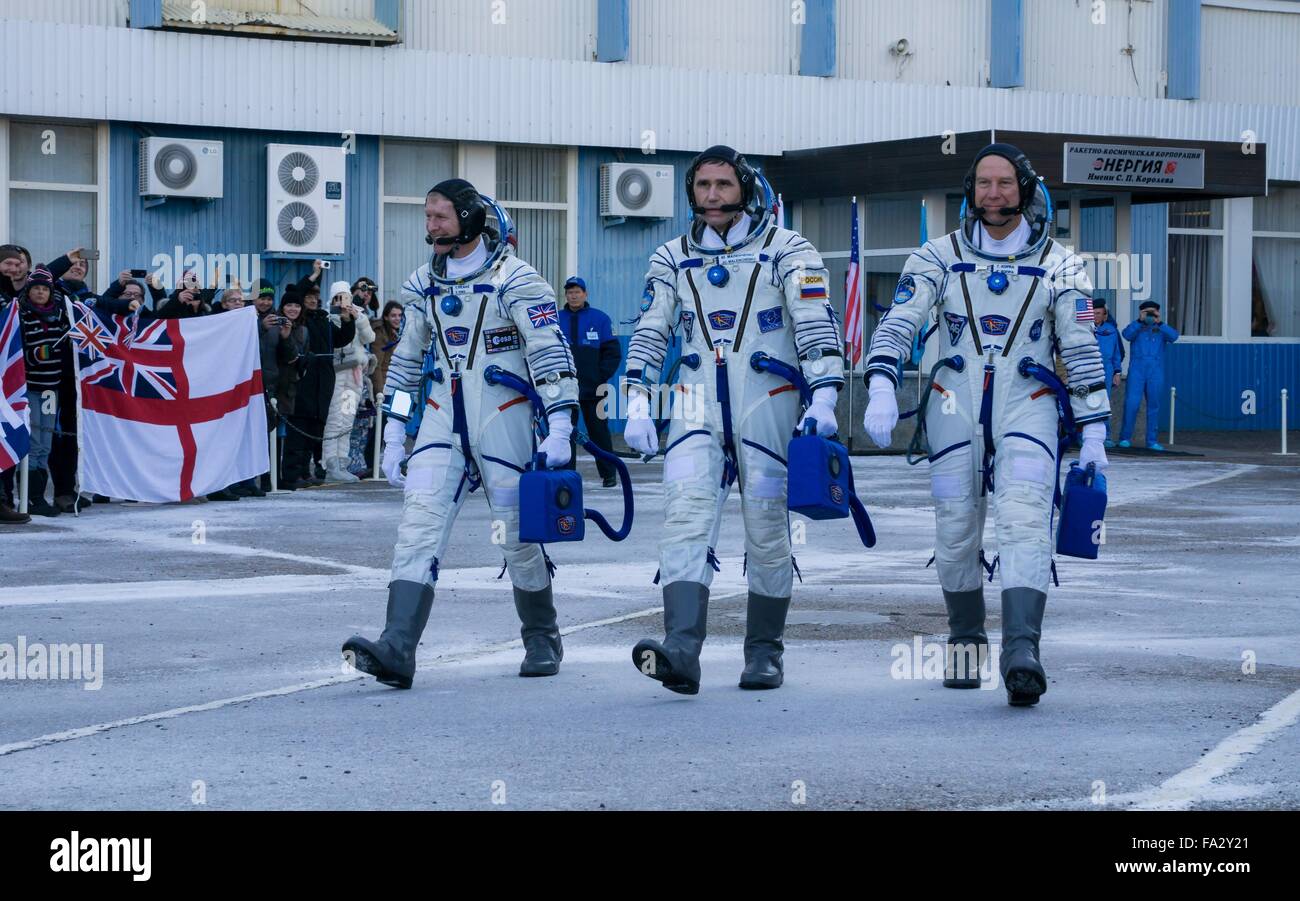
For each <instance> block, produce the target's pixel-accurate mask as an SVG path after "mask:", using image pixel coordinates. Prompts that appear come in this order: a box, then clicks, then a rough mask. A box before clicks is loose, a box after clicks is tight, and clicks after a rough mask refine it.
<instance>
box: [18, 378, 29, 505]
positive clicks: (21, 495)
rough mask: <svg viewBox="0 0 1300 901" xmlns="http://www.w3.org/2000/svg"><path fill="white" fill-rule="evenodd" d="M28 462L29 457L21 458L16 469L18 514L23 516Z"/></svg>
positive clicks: (25, 501)
mask: <svg viewBox="0 0 1300 901" xmlns="http://www.w3.org/2000/svg"><path fill="white" fill-rule="evenodd" d="M29 403H30V401H29ZM30 460H31V456H30V455H28V456H26V457H23V464H22V466H20V467H19V468H18V512H19V513H23V514H25V513H26V512H27V491H28V488H27V469H28V466H29V462H28V461H30Z"/></svg>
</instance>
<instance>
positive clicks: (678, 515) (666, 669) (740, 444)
mask: <svg viewBox="0 0 1300 901" xmlns="http://www.w3.org/2000/svg"><path fill="white" fill-rule="evenodd" d="M686 192H687V197H688V198H689V199H690V203H691V206H692V209H693V210H694V213H695V219H694V221H693V223H692V227H691V229H690V230H689V231H688V232H687V233H686V234H685V235H682V236H681V237H679V238H674V239H673V240H671V241H669V242H668V243H666V244H664V245H662V246H661V247H659V248H658V249H657V250H656V251H655V252H654V254H653V255H652V256H651V258H650V270H649V273H648V275H647V277H646V286H645V294H644V297H643V299H642V303H641V316H640V318H639V321H638V324H637V326H636V330H635V332H634V333H633V335H632V338H631V342H630V344H629V347H628V357H627V373H626V380H625V387H626V390H627V392H628V423H627V428H626V430H625V432H624V437H625V439H626V440H627V443H628V444H629V446H631V447H632V448H633V449H634V450H637V451H639V452H640V453H643V454H646V455H654V454H656V453H658V451H659V436H658V434H657V432H656V430H655V425H654V422H653V421H652V420H651V419H650V404H649V396H648V390H649V389H650V388H651V387H653V386H654V384H655V383H656V382H657V380H658V378H659V375H658V373H657V372H656V370H662V367H663V364H664V358H665V355H666V353H667V350H668V345H669V337H670V335H671V334H672V333H674V332H675V331H676V330H677V329H678V328H680V329H681V334H682V338H683V345H682V356H683V364H682V366H681V368H680V375H679V376H678V384H677V386H676V387H675V388H674V389H673V395H674V397H676V398H677V400H676V401H675V402H674V408H673V412H672V416H671V425H670V426H669V430H668V439H667V440H668V444H667V449H666V451H665V461H664V503H665V512H664V532H663V537H662V539H661V541H660V546H659V580H660V582H661V583H662V586H663V599H664V626H665V630H666V632H667V636H666V637H665V639H664V640H663V641H662V642H659V641H654V640H649V639H647V640H645V641H642V642H640V643H638V644H637V645H636V647H635V648H634V649H633V652H632V658H633V662H634V663H635V664H636V666H637V668H638V669H639V670H640V671H641V672H642V673H644V674H645V675H647V676H650V677H651V678H653V679H657V680H658V681H660V682H662V683H663V684H664V687H666V688H668V689H670V690H672V691H675V692H678V693H681V694H695V693H696V692H698V691H699V684H700V662H699V657H700V649H701V647H702V646H703V643H704V637H705V625H706V621H707V616H708V600H709V585H710V583H711V581H712V578H713V571H714V568H715V567H716V558H715V556H714V548H715V547H716V546H717V540H718V530H719V528H720V525H721V519H722V506H723V502H724V501H725V500H726V497H727V494H728V491H729V489H730V487H731V482H732V481H733V480H735V479H736V478H737V477H738V478H739V481H740V492H741V510H742V516H743V518H744V523H745V566H746V575H747V576H748V582H749V599H748V614H747V618H746V634H745V668H744V671H743V672H742V674H741V677H740V686H741V687H742V688H748V689H763V688H777V687H779V686H780V685H781V683H782V681H783V679H784V669H783V664H782V653H783V651H784V644H783V643H782V633H783V631H784V629H785V620H786V613H787V612H788V610H789V606H790V594H791V588H792V580H793V571H792V559H791V556H790V534H789V522H788V514H787V510H786V459H785V456H786V446H787V444H788V443H789V440H790V438H791V436H792V434H793V432H794V430H795V428H796V426H797V425H799V422H800V419H801V417H800V409H801V407H800V398H799V394H798V393H797V392H796V391H795V390H794V389H793V388H792V386H791V385H790V384H789V383H788V382H786V381H785V380H784V379H782V378H780V377H779V376H777V375H774V374H772V373H769V372H757V371H755V370H754V369H753V368H751V366H750V359H751V356H752V355H753V354H754V353H755V352H758V351H762V352H765V353H767V354H769V355H771V356H772V357H775V358H777V359H779V360H781V361H783V362H785V363H787V364H789V365H791V366H798V367H800V368H801V369H802V372H803V375H804V377H805V378H806V379H807V381H808V383H809V387H810V388H811V389H812V392H813V401H812V404H811V406H810V407H809V408H808V411H807V413H806V416H807V417H808V418H812V419H814V420H815V421H816V425H817V432H818V433H819V434H822V435H830V434H834V433H835V431H836V422H835V401H836V398H837V396H838V392H839V388H840V386H841V385H843V383H844V379H843V358H842V354H841V351H840V346H841V345H840V330H839V325H838V323H837V321H836V318H835V315H834V312H833V310H832V308H831V305H830V302H829V297H828V286H829V277H828V275H827V272H826V268H825V266H824V265H823V263H822V259H821V256H820V255H819V254H818V253H817V250H816V248H814V247H813V246H812V244H810V243H809V242H808V241H807V240H805V239H804V238H803V237H802V236H801V235H799V234H797V233H795V232H793V231H790V230H788V229H785V228H782V227H781V226H780V224H779V223H776V222H774V221H773V216H772V212H771V205H772V200H773V197H772V193H771V188H770V187H769V186H768V185H767V183H766V181H765V180H764V179H763V178H762V176H761V175H759V174H758V173H756V172H755V171H754V170H753V169H752V168H751V167H750V165H749V164H748V163H747V162H746V161H745V159H744V157H742V156H740V154H738V153H737V152H736V151H735V150H733V149H731V148H730V147H724V146H716V147H711V148H709V149H708V150H706V151H704V152H703V153H702V154H700V155H699V156H698V157H696V159H695V161H694V162H693V163H692V164H691V167H690V169H689V170H688V172H687V175H686ZM692 412H694V414H695V415H691V414H692Z"/></svg>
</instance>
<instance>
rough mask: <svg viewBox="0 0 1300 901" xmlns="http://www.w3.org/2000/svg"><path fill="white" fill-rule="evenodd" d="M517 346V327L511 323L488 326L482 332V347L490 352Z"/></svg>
mask: <svg viewBox="0 0 1300 901" xmlns="http://www.w3.org/2000/svg"><path fill="white" fill-rule="evenodd" d="M519 347H520V343H519V329H517V328H515V327H514V326H513V325H508V326H506V327H505V328H490V329H488V330H487V331H485V332H484V333H483V349H484V350H485V351H487V352H488V353H490V354H500V353H505V352H506V351H508V350H518V349H519Z"/></svg>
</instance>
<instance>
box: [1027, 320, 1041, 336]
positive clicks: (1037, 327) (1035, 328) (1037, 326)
mask: <svg viewBox="0 0 1300 901" xmlns="http://www.w3.org/2000/svg"><path fill="white" fill-rule="evenodd" d="M1041 337H1043V320H1041V319H1035V320H1034V324H1033V325H1031V326H1030V327H1029V340H1030V341H1037V340H1038V339H1039V338H1041Z"/></svg>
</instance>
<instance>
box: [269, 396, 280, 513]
mask: <svg viewBox="0 0 1300 901" xmlns="http://www.w3.org/2000/svg"><path fill="white" fill-rule="evenodd" d="M271 409H273V410H275V412H276V413H277V414H279V412H280V405H279V404H278V403H276V401H275V398H272V399H271ZM270 431H271V435H270V438H271V493H272V494H278V493H279V491H280V417H279V415H277V416H276V417H275V428H273V429H271V430H270Z"/></svg>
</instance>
